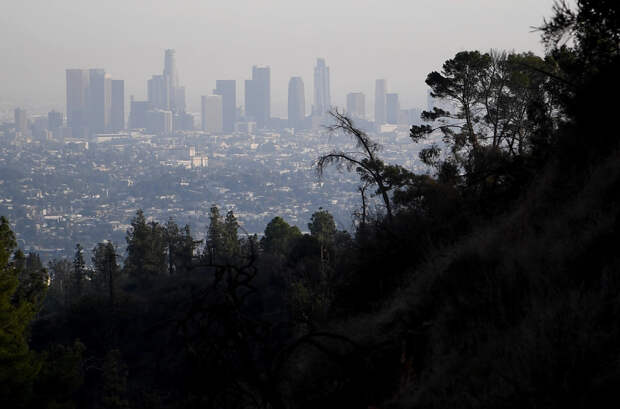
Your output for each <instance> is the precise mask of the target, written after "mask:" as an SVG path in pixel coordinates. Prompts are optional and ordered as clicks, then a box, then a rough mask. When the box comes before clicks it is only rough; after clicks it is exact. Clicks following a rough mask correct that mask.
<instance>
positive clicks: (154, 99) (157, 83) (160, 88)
mask: <svg viewBox="0 0 620 409" xmlns="http://www.w3.org/2000/svg"><path fill="white" fill-rule="evenodd" d="M146 88H147V95H148V101H149V102H150V103H151V105H153V107H154V108H158V109H168V108H170V91H169V84H168V80H167V79H166V77H165V76H164V75H153V76H152V77H151V79H150V80H148V82H147V87H146Z"/></svg>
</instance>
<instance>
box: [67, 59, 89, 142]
mask: <svg viewBox="0 0 620 409" xmlns="http://www.w3.org/2000/svg"><path fill="white" fill-rule="evenodd" d="M66 74H67V126H68V127H70V128H71V129H72V132H73V136H84V134H85V129H86V127H87V124H88V88H89V79H90V76H89V73H88V70H82V69H68V70H66Z"/></svg>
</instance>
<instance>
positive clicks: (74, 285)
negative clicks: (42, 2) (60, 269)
mask: <svg viewBox="0 0 620 409" xmlns="http://www.w3.org/2000/svg"><path fill="white" fill-rule="evenodd" d="M86 274H87V273H86V263H85V262H84V248H83V247H82V245H81V244H80V243H78V244H76V245H75V255H74V256H73V272H72V274H71V298H72V299H73V301H75V300H77V299H78V298H79V297H81V296H82V295H83V292H84V287H85V286H86Z"/></svg>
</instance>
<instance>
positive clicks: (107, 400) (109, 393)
mask: <svg viewBox="0 0 620 409" xmlns="http://www.w3.org/2000/svg"><path fill="white" fill-rule="evenodd" d="M102 372H103V373H102V390H101V404H102V407H103V408H106V409H127V408H129V401H128V400H127V365H125V363H124V362H123V359H122V356H121V353H120V351H118V350H116V349H114V350H112V351H110V352H108V353H107V355H106V357H105V360H104V361H103V368H102Z"/></svg>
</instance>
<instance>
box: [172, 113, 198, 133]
mask: <svg viewBox="0 0 620 409" xmlns="http://www.w3.org/2000/svg"><path fill="white" fill-rule="evenodd" d="M173 122H174V123H173V128H174V130H175V131H193V130H194V115H192V114H190V113H187V112H181V113H178V114H174V121H173Z"/></svg>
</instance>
